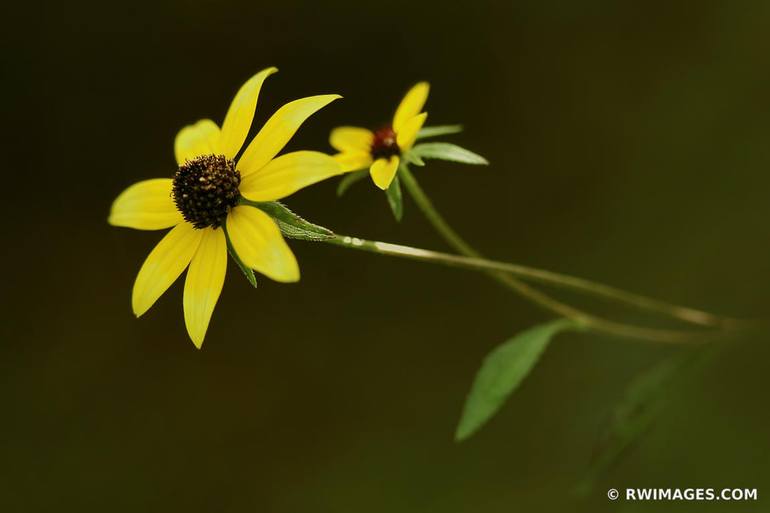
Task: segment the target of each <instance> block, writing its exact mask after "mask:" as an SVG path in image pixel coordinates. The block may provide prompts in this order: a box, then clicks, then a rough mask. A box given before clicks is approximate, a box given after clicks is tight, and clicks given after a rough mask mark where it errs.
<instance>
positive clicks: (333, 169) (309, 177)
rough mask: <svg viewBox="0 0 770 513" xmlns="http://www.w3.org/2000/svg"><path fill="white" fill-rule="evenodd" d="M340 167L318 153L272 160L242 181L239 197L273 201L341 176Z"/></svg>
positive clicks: (335, 162) (289, 154) (307, 152)
mask: <svg viewBox="0 0 770 513" xmlns="http://www.w3.org/2000/svg"><path fill="white" fill-rule="evenodd" d="M343 172H344V171H343V169H342V166H341V165H340V164H339V162H337V161H336V160H335V159H334V158H333V157H331V156H330V155H326V154H325V153H320V152H318V151H295V152H293V153H287V154H285V155H281V156H280V157H277V158H275V159H273V160H271V161H270V162H269V163H268V164H267V165H266V166H265V167H263V168H262V169H260V170H259V171H257V172H256V173H252V174H250V175H248V176H246V177H245V178H244V179H243V180H242V181H241V186H240V190H241V194H242V195H243V196H245V197H246V198H248V199H250V200H252V201H273V200H278V199H281V198H285V197H286V196H288V195H290V194H293V193H294V192H296V191H298V190H299V189H302V188H303V187H307V186H308V185H312V184H314V183H317V182H320V181H321V180H326V179H327V178H329V177H331V176H334V175H339V174H342V173H343Z"/></svg>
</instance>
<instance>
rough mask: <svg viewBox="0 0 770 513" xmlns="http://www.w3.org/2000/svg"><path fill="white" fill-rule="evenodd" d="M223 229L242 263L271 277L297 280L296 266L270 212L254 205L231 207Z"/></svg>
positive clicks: (281, 280)
mask: <svg viewBox="0 0 770 513" xmlns="http://www.w3.org/2000/svg"><path fill="white" fill-rule="evenodd" d="M227 232H228V234H229V235H230V240H231V241H232V243H233V249H235V252H236V253H238V256H239V257H240V259H241V261H242V262H243V263H244V265H246V266H248V267H250V268H252V269H254V270H255V271H259V272H260V273H262V274H264V275H265V276H267V277H268V278H271V279H273V280H275V281H280V282H284V283H289V282H293V281H297V280H299V266H298V265H297V259H296V258H294V253H292V252H291V249H289V246H287V245H286V241H284V240H283V235H281V231H280V230H279V229H278V225H276V224H275V221H273V220H272V219H271V218H270V216H268V215H267V214H265V213H264V212H262V211H261V210H259V209H257V208H254V207H247V206H240V207H235V208H234V209H232V210H231V211H230V213H229V214H228V216H227Z"/></svg>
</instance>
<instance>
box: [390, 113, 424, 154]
mask: <svg viewBox="0 0 770 513" xmlns="http://www.w3.org/2000/svg"><path fill="white" fill-rule="evenodd" d="M427 117H428V113H427V112H423V113H422V114H418V115H417V116H415V117H413V118H411V119H408V120H407V121H406V122H405V123H404V124H403V125H401V130H399V131H398V132H397V133H396V142H397V143H398V147H399V148H401V151H409V150H410V149H411V147H412V145H413V144H414V141H415V139H417V132H419V131H420V129H421V128H422V125H423V124H424V123H425V118H427Z"/></svg>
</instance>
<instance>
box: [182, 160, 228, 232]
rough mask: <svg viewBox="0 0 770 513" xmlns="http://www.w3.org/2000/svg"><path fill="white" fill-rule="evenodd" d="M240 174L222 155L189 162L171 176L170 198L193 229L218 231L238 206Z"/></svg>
mask: <svg viewBox="0 0 770 513" xmlns="http://www.w3.org/2000/svg"><path fill="white" fill-rule="evenodd" d="M240 183H241V174H240V173H239V172H238V171H237V170H236V169H235V163H234V162H233V161H232V160H230V159H228V158H227V157H225V156H224V155H205V156H203V157H196V158H194V159H193V160H188V161H186V162H185V163H184V164H182V165H181V166H179V169H178V170H177V172H176V174H175V175H174V185H173V188H172V196H173V197H174V203H176V208H177V209H178V210H179V212H181V213H182V217H184V219H185V221H187V222H188V223H191V224H192V225H193V226H195V227H196V228H206V227H209V226H210V227H212V228H217V227H219V226H220V225H221V224H222V223H223V222H224V219H225V217H226V216H227V213H228V212H229V211H230V209H231V208H233V207H234V206H235V205H237V204H238V198H239V197H240V194H239V192H238V186H239V185H240Z"/></svg>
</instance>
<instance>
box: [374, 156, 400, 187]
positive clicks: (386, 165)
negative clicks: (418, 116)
mask: <svg viewBox="0 0 770 513" xmlns="http://www.w3.org/2000/svg"><path fill="white" fill-rule="evenodd" d="M398 162H399V158H398V156H397V155H393V156H392V157H390V160H386V159H377V160H375V161H374V164H372V167H370V168H369V174H370V175H371V176H372V180H373V181H374V184H375V185H376V186H377V187H379V188H380V189H382V190H383V191H384V190H386V189H387V188H388V187H390V182H392V181H393V177H394V176H396V171H397V170H398Z"/></svg>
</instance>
